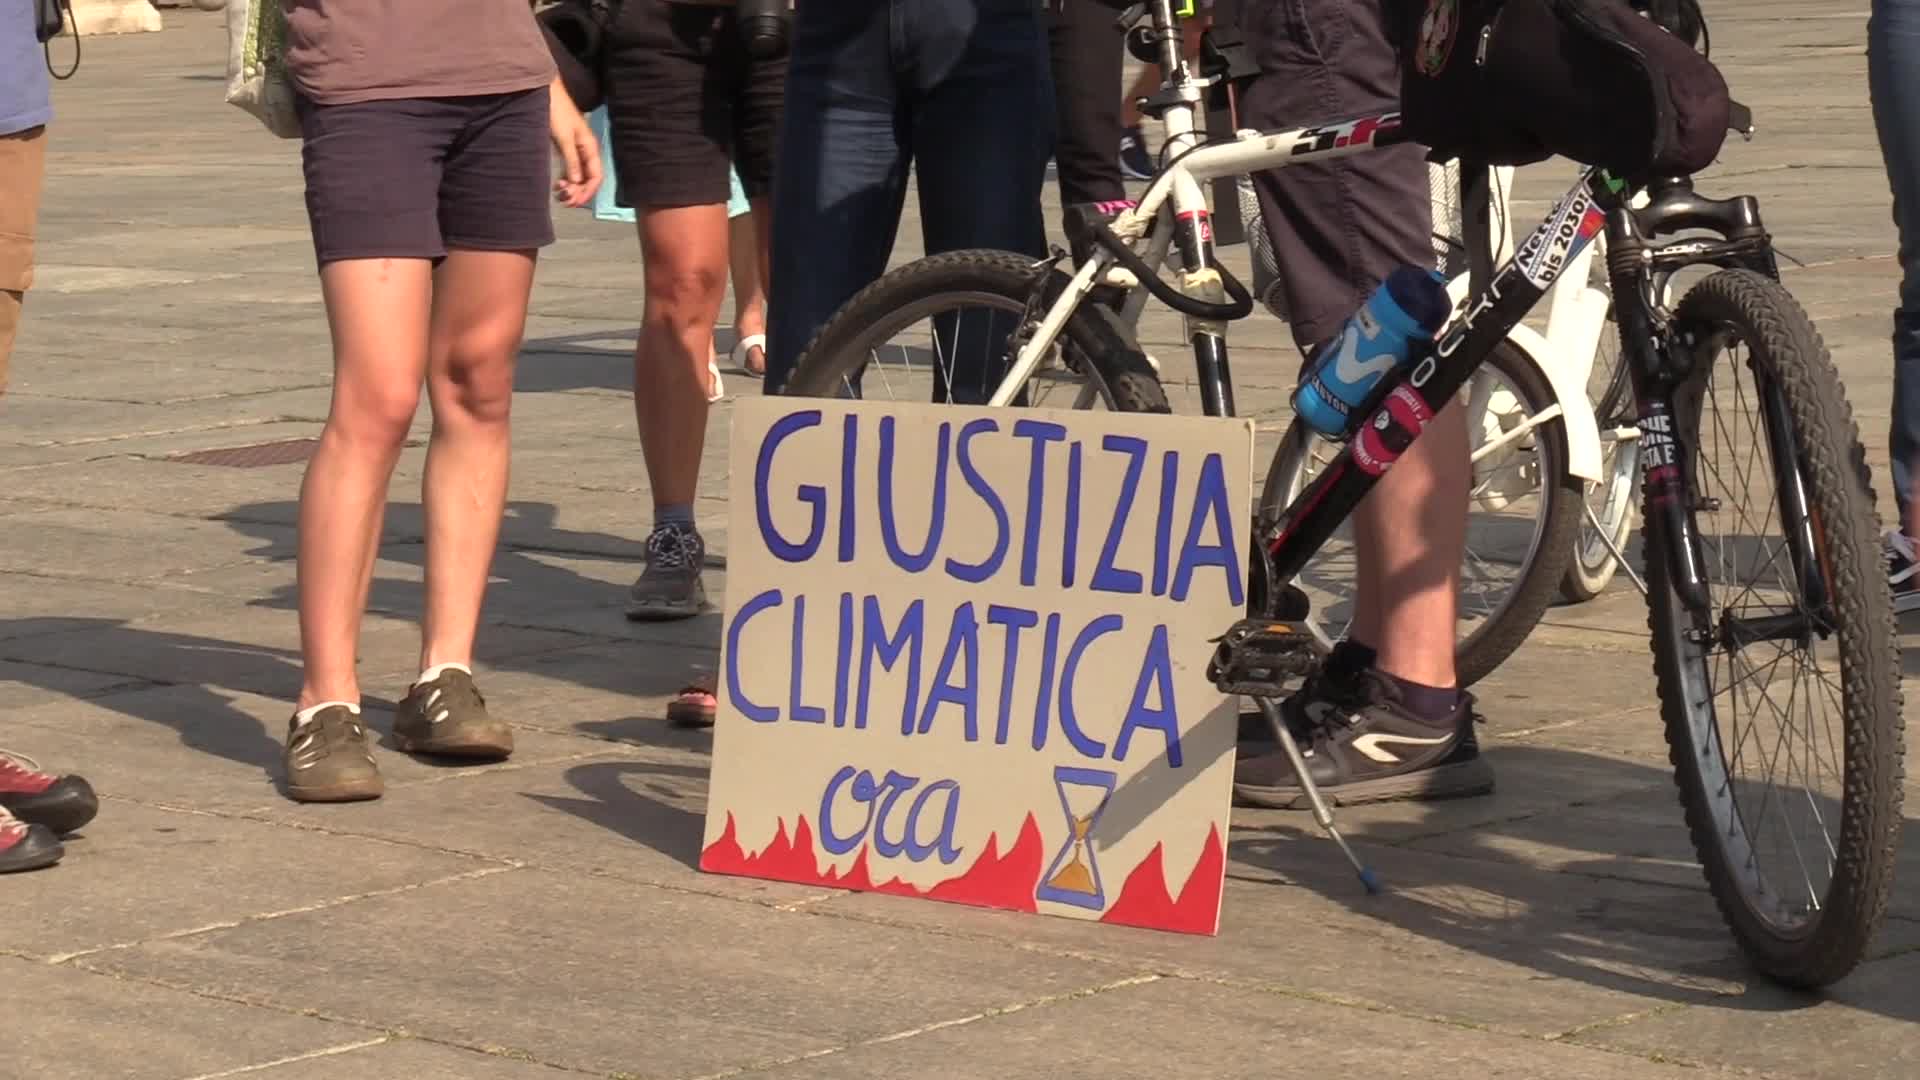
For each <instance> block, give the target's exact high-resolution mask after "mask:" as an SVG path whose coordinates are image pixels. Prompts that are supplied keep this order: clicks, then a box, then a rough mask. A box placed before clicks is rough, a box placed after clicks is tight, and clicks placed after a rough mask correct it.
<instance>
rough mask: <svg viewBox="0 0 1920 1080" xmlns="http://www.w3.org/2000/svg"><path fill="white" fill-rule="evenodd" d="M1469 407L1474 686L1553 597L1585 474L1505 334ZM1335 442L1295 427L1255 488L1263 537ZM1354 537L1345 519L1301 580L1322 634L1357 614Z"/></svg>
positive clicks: (1464, 619)
mask: <svg viewBox="0 0 1920 1080" xmlns="http://www.w3.org/2000/svg"><path fill="white" fill-rule="evenodd" d="M1471 385H1472V387H1473V391H1472V394H1471V395H1470V398H1469V400H1468V401H1467V402H1465V403H1463V404H1460V405H1457V406H1455V407H1457V408H1468V409H1470V410H1471V411H1470V412H1469V421H1468V423H1469V431H1470V436H1471V438H1472V440H1473V446H1474V452H1475V455H1476V459H1475V461H1474V465H1473V487H1472V492H1471V498H1472V501H1471V502H1470V503H1469V511H1470V512H1469V515H1468V519H1467V551H1466V556H1465V558H1464V559H1463V560H1462V563H1461V568H1460V612H1459V616H1460V624H1461V625H1460V631H1461V634H1460V639H1459V644H1458V646H1457V647H1456V648H1457V651H1456V653H1455V660H1454V666H1455V673H1456V677H1457V678H1458V679H1459V681H1460V685H1461V686H1463V687H1466V686H1472V685H1473V684H1474V683H1476V682H1479V681H1480V680H1481V679H1482V678H1485V677H1486V675H1487V674H1488V673H1489V672H1491V671H1493V669H1495V668H1497V667H1499V666H1500V664H1501V663H1502V662H1503V661H1505V660H1506V658H1507V657H1508V656H1511V655H1512V654H1513V651H1514V650H1515V649H1517V648H1519V647H1520V644H1521V642H1523V641H1525V640H1526V638H1527V635H1528V634H1529V633H1531V632H1532V631H1533V627H1534V625H1535V624H1536V623H1538V622H1539V621H1540V615H1541V613H1542V612H1544V611H1545V610H1546V607H1547V604H1548V603H1549V602H1550V601H1551V600H1552V599H1553V594H1554V590H1555V589H1556V588H1557V587H1558V586H1559V582H1560V577H1561V573H1562V571H1563V570H1564V568H1565V567H1566V565H1567V562H1568V560H1569V559H1570V558H1571V557H1572V551H1573V536H1574V532H1575V530H1576V528H1577V527H1578V526H1579V523H1580V487H1579V483H1578V482H1577V481H1576V480H1574V479H1573V477H1572V476H1571V475H1569V474H1568V472H1567V432H1566V425H1565V424H1564V423H1563V422H1562V421H1561V420H1560V419H1559V418H1558V417H1557V415H1556V416H1554V417H1552V418H1549V419H1546V420H1541V419H1539V418H1540V416H1541V415H1542V414H1543V413H1545V412H1546V411H1547V410H1548V409H1549V408H1550V407H1551V406H1552V405H1553V403H1554V398H1553V389H1552V387H1551V386H1550V385H1549V384H1548V383H1547V380H1546V377H1545V376H1544V375H1542V374H1541V373H1540V372H1539V370H1537V369H1536V368H1535V367H1534V366H1533V363H1532V362H1531V361H1530V360H1529V359H1528V358H1527V357H1526V355H1525V354H1524V353H1522V352H1521V351H1520V350H1519V349H1517V348H1515V347H1514V346H1513V345H1512V344H1511V343H1508V342H1501V343H1500V345H1499V346H1498V347H1497V348H1495V349H1494V350H1493V352H1492V354H1491V355H1489V356H1488V357H1487V362H1486V364H1485V365H1483V366H1482V367H1481V369H1480V372H1479V373H1478V374H1476V375H1475V376H1474V382H1473V383H1472V384H1471ZM1338 452H1339V446H1338V445H1337V444H1334V443H1329V442H1326V441H1325V440H1322V439H1320V438H1319V437H1317V436H1315V435H1313V434H1311V433H1310V432H1308V431H1307V430H1306V429H1305V427H1303V426H1302V425H1301V424H1300V422H1299V421H1297V420H1296V421H1294V422H1293V423H1292V424H1291V425H1289V426H1288V428H1287V432H1286V434H1285V436H1283V437H1282V439H1281V442H1280V448H1279V449H1278V450H1277V451H1276V452H1275V453H1274V460H1273V465H1272V467H1271V468H1269V469H1268V471H1267V480H1266V484H1265V486H1264V488H1263V489H1262V491H1261V495H1260V506H1259V508H1258V512H1257V517H1256V521H1258V522H1259V523H1260V528H1261V534H1262V535H1263V536H1266V535H1271V533H1270V532H1269V531H1268V529H1269V528H1270V527H1271V526H1272V525H1273V524H1275V523H1277V522H1278V521H1279V519H1280V517H1281V515H1282V514H1283V513H1284V512H1285V511H1286V508H1287V505H1288V504H1289V503H1291V502H1292V501H1293V499H1294V497H1295V496H1296V495H1298V494H1299V493H1300V492H1301V491H1302V490H1304V489H1305V488H1306V485H1307V482H1308V481H1309V480H1310V479H1312V477H1313V475H1314V474H1315V473H1317V472H1319V471H1320V469H1321V468H1323V467H1325V465H1326V464H1327V463H1328V462H1329V461H1331V460H1333V457H1334V455H1335V454H1337V453H1338ZM1353 557H1354V551H1353V541H1352V535H1351V532H1350V531H1349V530H1348V529H1347V528H1345V527H1343V528H1342V529H1341V530H1340V531H1339V532H1337V533H1335V534H1334V537H1333V539H1332V540H1331V541H1329V542H1328V544H1327V545H1326V547H1324V548H1322V549H1321V551H1320V553H1319V554H1317V555H1316V556H1315V557H1314V560H1313V561H1312V562H1311V563H1309V564H1307V569H1306V571H1305V572H1304V573H1303V574H1301V576H1300V578H1299V579H1298V580H1296V581H1295V582H1294V584H1295V585H1297V586H1299V587H1300V588H1302V589H1303V590H1304V591H1305V592H1306V593H1307V596H1308V598H1309V599H1310V600H1311V601H1312V603H1313V608H1314V614H1313V617H1312V619H1311V620H1310V625H1312V626H1313V628H1314V630H1315V632H1316V633H1317V634H1319V635H1320V636H1321V637H1322V638H1323V639H1324V641H1323V643H1326V644H1331V643H1332V642H1333V641H1334V640H1337V639H1339V638H1341V637H1344V636H1345V635H1346V632H1347V626H1348V624H1349V623H1350V622H1351V621H1352V611H1351V608H1352V601H1353V586H1354V574H1353V569H1354V567H1353Z"/></svg>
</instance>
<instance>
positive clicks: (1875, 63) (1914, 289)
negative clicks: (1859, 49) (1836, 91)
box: [1867, 0, 1920, 527]
mask: <svg viewBox="0 0 1920 1080" xmlns="http://www.w3.org/2000/svg"><path fill="white" fill-rule="evenodd" d="M1867 82H1868V86H1869V88H1870V92H1871V96H1872V98H1873V120H1874V124H1875V126H1876V127H1878V128H1879V130H1880V152H1881V153H1882V154H1883V155H1885V157H1886V162H1887V180H1888V182H1889V183H1890V184H1891V185H1892V187H1893V223H1894V227H1895V228H1896V229H1898V230H1899V236H1900V269H1901V273H1902V275H1903V276H1902V278H1901V282H1900V306H1899V307H1898V308H1897V309H1895V311H1894V313H1893V431H1892V434H1891V437H1890V439H1889V442H1890V444H1891V446H1890V449H1891V454H1892V458H1893V491H1894V498H1895V499H1896V500H1897V501H1898V502H1899V505H1900V521H1901V524H1902V526H1903V527H1904V526H1905V524H1906V522H1907V520H1908V517H1907V510H1908V506H1909V504H1910V503H1911V501H1912V499H1913V494H1914V492H1913V474H1914V465H1915V463H1916V462H1915V459H1916V458H1920V0H1873V17H1872V19H1871V20H1870V21H1869V22H1868V24H1867Z"/></svg>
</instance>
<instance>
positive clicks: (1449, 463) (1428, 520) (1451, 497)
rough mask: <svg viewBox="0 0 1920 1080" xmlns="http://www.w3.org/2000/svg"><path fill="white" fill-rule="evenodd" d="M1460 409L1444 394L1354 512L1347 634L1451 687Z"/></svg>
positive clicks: (1459, 538) (1416, 678)
mask: <svg viewBox="0 0 1920 1080" xmlns="http://www.w3.org/2000/svg"><path fill="white" fill-rule="evenodd" d="M1468 455H1469V449H1468V443H1467V422H1466V409H1465V408H1464V407H1463V406H1462V405H1461V404H1460V403H1459V402H1458V401H1454V402H1452V403H1450V404H1449V405H1448V406H1447V407H1446V408H1444V409H1442V410H1440V412H1439V413H1438V414H1437V415H1436V416H1435V417H1434V418H1433V422H1432V423H1430V424H1428V425H1427V428H1426V431H1425V432H1423V433H1422V434H1421V436H1420V438H1419V439H1417V440H1416V441H1415V442H1414V444H1413V445H1412V446H1411V447H1409V448H1408V449H1407V453H1406V455H1405V456H1403V457H1402V458H1401V459H1400V460H1399V461H1398V462H1396V463H1395V464H1394V466H1393V468H1392V469H1391V470H1389V471H1388V472H1387V475H1386V476H1384V477H1382V478H1381V480H1380V483H1379V484H1378V485H1376V486H1375V487H1374V489H1373V492H1372V493H1371V494H1370V495H1368V496H1367V498H1366V501H1365V502H1362V503H1361V504H1360V506H1359V508H1358V509H1357V510H1356V511H1355V512H1354V515H1353V539H1354V558H1355V561H1356V563H1357V564H1358V565H1357V567H1356V574H1355V578H1356V582H1355V596H1354V619H1353V627H1352V630H1351V631H1350V633H1351V635H1352V636H1353V638H1354V639H1355V640H1357V641H1359V642H1361V643H1362V644H1365V645H1370V646H1372V647H1373V648H1374V649H1375V650H1376V652H1377V654H1378V655H1377V657H1376V659H1375V661H1374V666H1375V667H1376V668H1378V669H1379V670H1380V671H1383V672H1385V673H1387V674H1389V675H1393V676H1396V677H1398V678H1401V679H1405V680H1406V681H1408V682H1412V683H1419V684H1421V685H1423V686H1434V687H1451V686H1454V685H1456V683H1457V678H1456V674H1455V672H1454V667H1453V652H1454V645H1455V642H1454V637H1455V629H1456V627H1455V620H1456V618H1457V615H1456V610H1457V604H1458V596H1459V591H1460V560H1461V557H1462V556H1463V555H1464V553H1465V551H1466V538H1467V491H1468V487H1469V485H1470V483H1471V481H1472V477H1471V475H1470V474H1471V468H1470V466H1469V465H1468V463H1467V459H1468Z"/></svg>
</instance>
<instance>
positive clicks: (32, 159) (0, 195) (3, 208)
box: [0, 127, 47, 393]
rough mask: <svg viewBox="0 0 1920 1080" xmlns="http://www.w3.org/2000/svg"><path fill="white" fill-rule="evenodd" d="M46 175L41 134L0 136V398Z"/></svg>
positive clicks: (30, 265) (30, 271) (28, 277)
mask: <svg viewBox="0 0 1920 1080" xmlns="http://www.w3.org/2000/svg"><path fill="white" fill-rule="evenodd" d="M46 169H47V129H46V128H44V127H36V128H28V129H27V130H26V131H21V132H17V133H15V134H12V135H0V393H5V392H6V389H7V361H8V359H9V358H11V357H12V355H13V336H14V332H15V331H16V330H18V329H19V327H20V299H21V294H22V293H24V292H26V291H27V287H28V286H30V285H32V284H33V226H34V221H35V219H36V218H38V217H39V216H40V188H41V186H42V182H43V181H44V180H45V178H46Z"/></svg>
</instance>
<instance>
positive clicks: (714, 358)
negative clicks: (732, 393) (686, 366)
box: [707, 353, 727, 405]
mask: <svg viewBox="0 0 1920 1080" xmlns="http://www.w3.org/2000/svg"><path fill="white" fill-rule="evenodd" d="M707 379H708V380H709V382H708V384H707V404H709V405H717V404H719V403H720V402H721V401H724V400H725V399H726V396H727V388H726V386H725V384H723V383H721V381H720V356H719V354H718V353H709V354H708V355H707Z"/></svg>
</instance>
